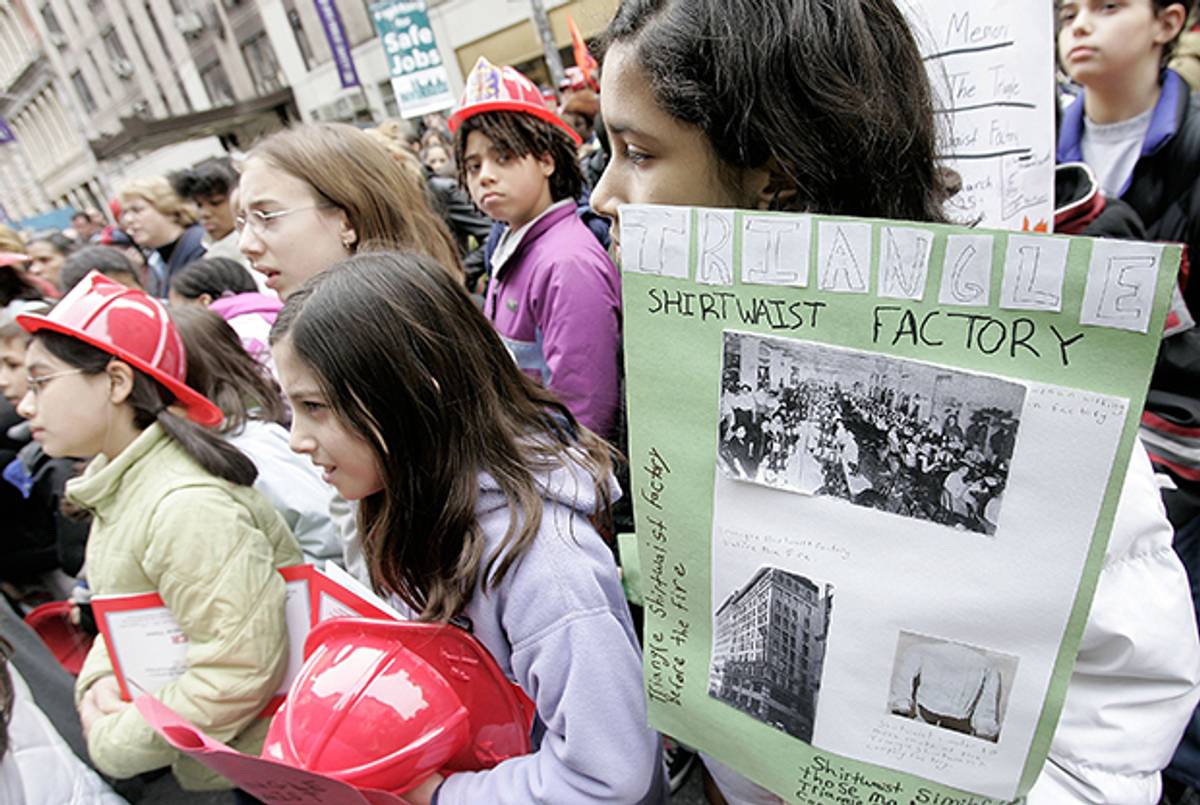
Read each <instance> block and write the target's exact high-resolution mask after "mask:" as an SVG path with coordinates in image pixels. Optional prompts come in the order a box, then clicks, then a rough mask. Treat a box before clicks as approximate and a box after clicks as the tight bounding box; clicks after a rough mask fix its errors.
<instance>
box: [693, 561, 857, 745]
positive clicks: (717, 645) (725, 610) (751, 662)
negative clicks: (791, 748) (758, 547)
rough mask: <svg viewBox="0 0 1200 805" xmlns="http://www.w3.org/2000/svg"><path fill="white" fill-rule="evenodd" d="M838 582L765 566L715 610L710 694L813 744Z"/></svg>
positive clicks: (709, 675) (709, 681)
mask: <svg viewBox="0 0 1200 805" xmlns="http://www.w3.org/2000/svg"><path fill="white" fill-rule="evenodd" d="M832 606H833V585H830V584H824V585H823V584H820V583H818V582H815V581H813V580H812V579H809V578H806V577H805V576H801V575H799V574H797V573H790V572H788V571H786V570H783V569H781V568H778V567H770V566H765V567H761V568H759V569H758V571H757V572H756V573H755V574H754V575H753V576H751V577H750V579H749V580H747V582H746V583H745V584H744V585H742V586H741V587H740V588H738V589H737V590H735V591H734V592H733V593H732V594H731V595H730V596H729V597H728V598H727V599H725V601H724V602H722V603H721V605H720V606H719V607H718V608H717V611H716V612H715V613H714V616H713V619H714V621H715V625H714V629H713V651H712V664H711V666H710V667H709V674H708V695H709V696H711V697H713V698H714V699H717V700H719V701H722V702H724V703H725V704H728V705H729V706H731V707H734V708H736V709H738V710H741V711H742V712H743V713H746V714H747V715H749V716H752V717H754V718H756V719H758V720H759V721H762V722H764V723H766V724H769V725H770V726H772V727H774V728H775V729H778V730H782V731H783V732H785V733H787V734H788V735H791V736H792V737H794V738H799V739H800V740H802V741H806V742H808V743H812V734H813V722H814V721H815V719H816V712H817V693H818V691H819V690H820V687H821V668H822V665H823V664H824V662H825V641H826V638H827V637H828V635H829V618H830V611H831V608H832Z"/></svg>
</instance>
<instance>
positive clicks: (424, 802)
mask: <svg viewBox="0 0 1200 805" xmlns="http://www.w3.org/2000/svg"><path fill="white" fill-rule="evenodd" d="M445 779H446V778H445V777H443V776H442V775H440V774H431V775H429V777H427V778H426V779H425V782H423V783H421V784H420V785H419V786H417V787H416V788H414V789H413V790H412V791H409V792H408V793H407V794H405V795H404V799H405V800H406V801H407V802H408V803H409V804H410V805H429V803H430V802H432V801H433V792H434V791H437V787H438V786H439V785H441V784H442V781H443V780H445Z"/></svg>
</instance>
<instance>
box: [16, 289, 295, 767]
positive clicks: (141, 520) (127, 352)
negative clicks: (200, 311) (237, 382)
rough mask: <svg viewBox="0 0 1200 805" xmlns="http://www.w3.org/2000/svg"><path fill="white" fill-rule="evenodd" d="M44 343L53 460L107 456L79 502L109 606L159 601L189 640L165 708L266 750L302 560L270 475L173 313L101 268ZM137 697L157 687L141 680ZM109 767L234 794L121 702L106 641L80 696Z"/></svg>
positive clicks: (29, 359) (91, 659)
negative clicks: (201, 369) (289, 589)
mask: <svg viewBox="0 0 1200 805" xmlns="http://www.w3.org/2000/svg"><path fill="white" fill-rule="evenodd" d="M17 321H18V323H19V324H20V325H21V326H22V327H24V328H25V329H26V330H27V331H29V332H30V333H32V334H33V340H32V343H31V344H30V346H29V350H28V353H27V355H26V361H25V365H26V368H27V370H28V372H29V390H28V392H27V393H26V395H25V397H24V398H23V399H22V400H21V403H20V405H19V406H18V410H19V412H20V413H21V415H22V416H24V417H26V418H27V419H28V420H29V423H30V425H31V427H32V432H33V438H34V439H36V440H38V442H40V443H41V445H42V447H43V449H44V450H45V451H46V453H47V454H49V455H51V456H55V457H57V456H72V457H92V456H94V457H95V458H94V459H93V460H92V461H91V463H90V464H89V466H88V468H87V470H86V471H85V472H84V474H83V475H82V476H80V477H79V478H76V479H74V480H73V481H71V482H70V483H69V484H68V485H67V488H66V496H67V498H68V499H69V500H70V501H72V502H73V503H74V504H76V505H77V506H80V507H82V508H84V509H86V510H88V511H89V512H91V514H92V518H93V524H92V532H91V536H90V538H89V541H88V546H87V553H86V557H85V572H86V575H87V578H88V582H89V585H90V587H91V589H92V592H93V594H95V595H98V596H99V595H122V594H135V593H146V592H157V593H158V594H159V595H160V596H161V597H162V599H163V602H164V603H165V604H166V606H167V608H168V609H169V610H170V611H171V614H172V615H173V616H174V618H175V620H176V621H177V622H178V624H179V626H180V627H181V629H182V631H183V634H184V635H185V636H186V638H187V642H188V650H187V667H186V669H185V670H184V671H183V673H182V674H181V675H180V676H178V677H177V678H175V679H174V680H173V681H171V682H168V683H167V684H166V685H165V686H163V687H161V688H159V689H158V691H157V692H156V693H155V697H156V698H158V699H159V700H160V701H162V702H163V703H165V704H166V705H168V706H169V707H171V708H172V709H174V710H175V711H176V712H178V713H179V714H180V715H182V716H183V717H184V718H186V719H188V720H189V721H191V722H192V723H193V724H195V725H196V726H197V727H199V728H200V729H201V730H203V731H204V732H205V733H207V734H209V735H211V736H212V737H214V738H216V739H218V740H222V741H227V742H230V743H231V744H232V745H233V746H235V747H237V748H238V749H240V750H241V751H245V752H252V753H255V754H257V752H258V751H259V747H260V746H261V743H262V739H263V737H264V736H265V733H266V727H267V722H266V719H262V718H259V715H260V714H261V713H262V711H263V708H264V706H265V705H266V704H267V702H268V701H269V700H270V698H271V696H272V694H273V693H274V692H275V690H276V688H277V687H278V686H279V684H280V680H281V677H282V676H283V673H284V670H285V665H286V655H287V630H286V627H285V624H284V581H283V578H282V577H281V576H280V575H279V574H278V573H277V572H276V569H277V568H280V567H284V566H287V565H293V564H298V563H300V561H301V556H300V550H299V548H298V547H297V545H296V541H295V539H294V538H293V537H292V534H291V532H290V531H288V528H287V526H286V524H285V523H284V522H283V520H282V518H281V517H280V516H279V514H278V513H277V512H276V511H275V509H274V508H273V507H272V506H271V504H270V503H268V502H267V501H266V499H265V498H263V497H262V496H261V495H260V494H259V493H258V492H256V491H254V490H253V489H252V488H251V484H252V483H253V482H254V479H255V474H256V471H255V468H254V464H253V463H252V462H251V461H250V460H249V459H248V458H246V456H245V455H243V454H242V453H241V452H240V451H238V450H237V448H235V447H233V446H232V445H230V444H228V443H227V442H225V441H224V440H222V439H221V438H220V437H219V436H218V435H217V433H216V432H215V431H213V430H210V429H209V428H210V427H211V426H214V425H217V424H218V423H220V421H221V411H220V409H218V408H217V407H216V406H215V405H214V404H213V403H212V402H210V401H209V400H208V399H206V398H205V397H203V396H202V395H200V394H199V393H197V392H195V391H193V390H191V389H190V388H188V387H187V386H186V385H185V383H184V378H185V376H186V372H187V366H186V358H185V354H184V349H183V343H182V341H181V340H180V338H179V334H178V333H177V332H176V330H175V327H174V325H173V324H172V323H171V320H170V318H169V317H168V316H167V313H166V310H165V309H164V308H163V306H162V304H161V303H160V302H159V301H158V300H156V299H154V298H152V297H150V296H148V295H147V294H145V293H143V292H141V291H136V290H131V289H129V288H126V287H125V286H123V285H120V284H119V283H116V282H114V281H113V280H110V279H108V278H107V277H104V276H102V275H100V274H99V273H97V272H93V273H91V274H89V275H88V276H87V277H85V278H84V279H83V280H82V281H81V282H80V283H79V285H77V286H76V287H75V288H74V289H73V290H72V291H71V292H70V293H69V294H67V295H66V296H65V297H63V299H62V301H61V302H59V304H58V305H57V306H56V307H55V308H54V309H53V310H51V311H50V312H49V313H48V314H46V315H33V314H29V315H19V316H18V317H17ZM126 671H127V673H126V675H125V680H126V683H127V687H128V688H129V690H130V692H131V694H133V695H136V694H137V693H138V692H139V689H144V688H145V687H146V684H145V680H141V681H139V679H138V678H137V674H135V673H133V672H132V671H130V669H128V668H127V669H126ZM75 697H76V705H77V707H78V709H79V717H80V720H81V722H82V725H83V730H84V735H85V737H86V739H87V743H88V751H89V753H90V754H91V757H92V761H93V763H94V764H95V766H96V768H97V769H99V770H100V771H102V772H103V773H105V774H107V775H109V776H112V777H116V778H126V777H132V776H134V775H137V774H141V773H143V772H147V771H150V770H153V769H157V768H161V767H164V766H167V765H173V771H174V772H175V774H176V777H177V778H178V779H179V782H180V784H181V785H182V786H183V787H184V788H188V789H207V788H228V787H230V786H229V783H228V782H227V781H225V780H224V779H222V778H220V777H217V776H216V775H214V774H213V773H211V772H209V771H208V770H206V769H204V768H203V767H202V766H200V765H198V764H196V763H195V762H194V761H188V760H186V759H183V758H182V756H181V755H180V754H179V753H178V752H176V751H174V750H173V749H171V748H170V747H169V746H168V745H167V744H166V743H165V742H164V741H163V740H162V739H161V738H159V737H158V735H157V734H156V733H155V732H154V730H153V729H152V728H151V727H150V726H149V725H148V724H147V723H146V722H145V721H144V720H143V719H142V717H141V715H140V714H139V713H138V712H137V710H136V709H135V708H132V707H129V706H128V702H124V701H122V700H121V694H120V690H119V686H118V684H117V682H116V679H115V677H114V675H113V664H112V662H111V660H110V657H109V652H108V647H107V646H106V645H105V641H104V640H97V641H96V643H95V644H94V645H93V647H92V650H91V652H90V653H89V655H88V658H87V660H86V662H85V663H84V666H83V669H82V670H81V672H80V674H79V678H78V681H77V684H76V688H75Z"/></svg>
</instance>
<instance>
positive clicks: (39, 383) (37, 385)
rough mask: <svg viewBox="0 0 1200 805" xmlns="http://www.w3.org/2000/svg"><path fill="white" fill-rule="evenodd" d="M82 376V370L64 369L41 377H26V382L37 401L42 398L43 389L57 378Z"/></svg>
mask: <svg viewBox="0 0 1200 805" xmlns="http://www.w3.org/2000/svg"><path fill="white" fill-rule="evenodd" d="M81 374H83V370H82V369H64V370H63V371H61V372H53V373H51V374H48V375H41V376H40V377H34V376H33V375H26V376H25V382H26V383H28V384H29V390H30V391H32V392H33V398H34V399H35V400H36V399H37V398H38V397H40V396H41V394H42V389H43V387H44V386H45V385H46V384H47V383H49V382H50V381H51V380H54V379H55V378H58V377H66V376H68V375H81Z"/></svg>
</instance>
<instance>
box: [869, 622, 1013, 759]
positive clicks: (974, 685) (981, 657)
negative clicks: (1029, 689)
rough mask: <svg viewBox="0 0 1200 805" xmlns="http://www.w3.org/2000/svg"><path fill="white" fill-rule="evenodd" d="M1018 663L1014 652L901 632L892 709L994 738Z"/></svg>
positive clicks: (986, 738) (965, 732) (890, 702)
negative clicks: (1005, 652) (1003, 651)
mask: <svg viewBox="0 0 1200 805" xmlns="http://www.w3.org/2000/svg"><path fill="white" fill-rule="evenodd" d="M1017 664H1018V660H1017V658H1016V657H1014V656H1012V655H1010V654H1002V653H1000V652H997V651H988V650H987V649H982V648H977V647H975V646H969V645H967V644H965V643H956V642H954V641H952V640H939V639H938V638H935V637H927V636H925V635H918V634H914V633H911V632H900V637H899V639H898V640H897V641H896V661H895V665H894V666H893V667H892V680H891V685H890V688H889V690H888V712H890V713H891V714H892V715H896V716H902V717H904V718H910V719H913V720H914V721H918V722H921V723H923V724H931V725H933V726H935V727H940V728H941V729H945V730H952V731H954V732H961V733H962V734H963V735H970V736H972V737H974V738H979V739H981V740H984V741H990V742H992V743H996V742H997V741H999V740H1000V731H1001V727H1002V726H1003V724H1004V712H1005V709H1006V707H1007V705H1008V694H1009V691H1010V690H1011V689H1012V684H1013V678H1014V677H1015V676H1016V673H1017Z"/></svg>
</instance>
